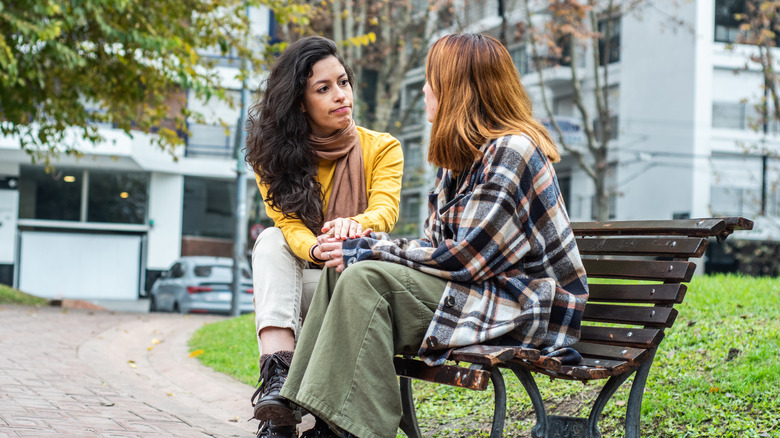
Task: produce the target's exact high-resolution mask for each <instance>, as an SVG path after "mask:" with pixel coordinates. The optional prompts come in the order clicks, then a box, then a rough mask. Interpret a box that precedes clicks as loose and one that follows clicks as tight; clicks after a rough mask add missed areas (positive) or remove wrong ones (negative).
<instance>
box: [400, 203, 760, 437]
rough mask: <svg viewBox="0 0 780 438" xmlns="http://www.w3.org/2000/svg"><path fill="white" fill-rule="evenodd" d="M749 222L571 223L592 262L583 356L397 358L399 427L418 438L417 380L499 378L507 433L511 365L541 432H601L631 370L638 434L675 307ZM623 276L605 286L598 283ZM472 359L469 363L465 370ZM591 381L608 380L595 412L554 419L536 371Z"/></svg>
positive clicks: (630, 418) (482, 348)
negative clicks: (564, 359) (702, 264)
mask: <svg viewBox="0 0 780 438" xmlns="http://www.w3.org/2000/svg"><path fill="white" fill-rule="evenodd" d="M752 227H753V223H752V222H751V221H749V220H747V219H744V218H713V219H681V220H671V221H617V222H603V223H600V222H584V223H572V228H573V230H574V234H575V236H576V238H577V245H578V247H579V250H580V254H581V255H582V258H583V262H584V264H585V270H586V272H587V275H588V279H589V280H591V281H593V283H590V284H589V289H590V296H589V298H588V302H587V304H586V306H585V312H584V316H583V327H582V334H581V338H580V341H579V342H578V343H576V344H575V345H574V346H573V348H574V349H576V350H577V351H578V352H579V353H580V354H581V355H582V357H583V360H582V362H581V363H579V364H578V365H563V364H561V362H560V361H558V360H556V359H555V358H552V357H545V356H542V355H540V353H539V351H538V350H534V349H523V348H512V347H498V346H489V345H472V346H469V347H465V348H460V349H457V350H455V351H453V353H452V354H451V356H450V359H451V360H452V363H450V362H448V363H447V364H445V365H441V366H437V367H429V366H427V365H426V364H425V363H423V362H422V361H420V360H419V359H416V358H414V357H409V356H404V357H396V358H395V367H396V372H397V374H398V375H399V376H401V378H400V385H401V395H402V402H403V410H404V415H403V419H402V421H401V425H400V427H401V429H402V430H403V431H404V432H405V433H406V434H407V435H408V436H409V437H413V438H419V437H421V434H420V429H419V426H418V424H417V418H416V414H415V409H414V400H413V398H412V387H411V380H410V378H415V379H421V380H427V381H430V382H435V383H442V384H447V385H453V386H458V387H462V388H468V389H473V390H485V389H486V388H487V386H488V383H489V382H492V384H493V388H494V392H495V410H494V414H493V425H492V431H491V434H490V436H491V437H500V436H502V434H503V429H504V419H505V417H506V409H507V406H506V389H505V387H504V380H503V376H502V373H501V369H502V368H504V369H509V370H511V371H512V372H513V373H514V374H515V375H516V376H517V378H518V379H519V380H520V382H521V383H522V385H523V387H524V388H525V390H526V392H527V393H528V396H529V397H530V399H531V403H532V405H533V409H534V411H535V414H536V425H535V426H534V427H533V429H532V433H531V435H532V436H533V437H534V438H552V437H556V438H558V437H560V438H567V437H588V438H595V437H599V436H601V434H600V432H599V429H598V421H599V418H600V416H601V412H602V410H603V409H604V407H605V406H606V403H607V402H608V401H609V399H610V398H611V397H612V395H613V394H614V393H615V391H616V390H617V389H618V388H619V387H620V386H621V385H622V384H623V382H625V381H626V380H627V379H628V377H630V376H631V375H632V374H634V379H633V383H632V385H631V390H630V392H629V397H628V402H627V404H626V416H625V436H626V437H627V438H633V437H639V436H640V429H639V418H640V415H641V405H642V396H643V394H644V391H645V382H646V381H647V376H648V374H649V372H650V367H651V365H652V363H653V357H654V356H655V353H656V351H657V349H658V345H659V344H660V343H661V340H662V339H663V338H664V330H666V329H667V328H671V327H672V325H673V324H674V321H675V319H676V317H677V310H676V309H675V308H674V307H675V305H676V304H680V303H682V301H683V298H684V297H685V291H686V285H685V284H684V283H687V282H689V281H690V280H691V278H692V277H693V273H694V270H695V269H696V264H695V263H694V262H693V261H691V259H696V258H699V257H702V255H703V254H704V251H705V249H706V248H707V245H708V243H709V238H715V239H717V240H718V241H719V242H720V241H722V240H723V239H725V238H726V237H727V236H728V235H729V234H731V233H732V232H733V231H735V230H749V229H752ZM602 278H606V279H621V280H629V281H621V282H619V284H614V282H613V283H610V284H599V283H598V281H597V280H596V279H602ZM465 364H470V366H466V365H465ZM537 374H544V375H546V376H549V377H550V378H556V379H567V380H572V381H581V382H588V381H591V380H606V381H605V383H604V384H603V386H602V388H601V392H600V393H599V395H598V397H597V398H596V400H595V402H594V403H593V406H592V407H591V410H590V416H589V417H588V418H580V417H564V416H555V415H547V414H546V413H545V408H544V403H543V400H542V396H541V394H540V393H539V389H538V387H537V385H536V381H535V379H534V375H537Z"/></svg>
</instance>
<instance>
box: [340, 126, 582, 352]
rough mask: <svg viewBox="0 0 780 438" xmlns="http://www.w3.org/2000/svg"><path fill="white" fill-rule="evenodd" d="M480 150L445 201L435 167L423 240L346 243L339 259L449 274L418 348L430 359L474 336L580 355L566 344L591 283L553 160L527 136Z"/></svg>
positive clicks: (444, 179) (576, 331)
mask: <svg viewBox="0 0 780 438" xmlns="http://www.w3.org/2000/svg"><path fill="white" fill-rule="evenodd" d="M481 150H482V152H483V153H484V156H483V157H482V159H481V160H479V161H476V162H475V163H474V165H473V166H472V168H471V169H470V170H469V171H468V173H467V174H466V177H465V179H464V181H463V183H462V185H461V187H458V189H457V192H456V193H455V195H454V196H452V197H451V198H450V197H449V196H448V190H447V187H448V186H449V185H450V184H451V182H452V180H453V175H452V172H451V171H449V170H444V169H440V170H439V173H438V176H437V181H436V186H435V189H434V190H433V191H432V192H430V193H429V195H428V196H429V199H428V201H429V211H430V216H429V217H428V219H427V220H426V224H425V234H426V236H427V238H423V239H415V240H407V239H396V240H390V239H389V238H388V237H387V235H385V234H383V233H376V234H374V235H372V236H371V237H364V238H360V239H353V240H348V241H346V242H345V243H344V245H343V253H344V261H345V266H346V267H347V268H349V267H350V266H352V265H353V264H355V263H358V262H360V261H361V260H368V259H380V260H385V261H389V262H394V263H399V264H403V265H406V266H409V267H411V268H414V269H417V270H420V271H422V272H425V273H428V274H431V275H435V276H437V277H441V278H444V279H447V280H449V282H448V283H447V286H446V288H445V290H444V294H443V295H442V298H441V301H440V302H439V305H438V307H437V309H436V311H435V313H434V316H433V320H432V321H431V324H430V326H429V327H428V330H427V333H426V335H425V337H424V339H423V343H422V345H421V347H420V351H419V355H420V356H421V357H422V358H423V359H424V360H425V361H426V362H427V363H428V364H430V365H438V364H441V363H443V362H444V360H445V359H446V358H447V356H448V354H449V352H450V351H451V349H452V348H455V347H460V346H467V345H472V344H477V343H504V344H506V343H509V344H512V345H521V346H523V347H527V348H540V349H542V351H543V352H544V353H545V354H548V355H560V356H562V357H569V358H572V357H573V358H574V359H575V360H577V359H578V358H579V355H577V354H576V352H573V350H571V349H569V348H566V347H567V346H569V345H572V344H573V343H575V342H577V340H578V339H579V335H580V322H581V320H582V314H583V310H584V308H585V302H586V301H587V298H588V285H587V280H586V276H585V268H584V267H583V264H582V260H581V259H580V254H579V251H578V250H577V245H576V242H575V240H574V234H573V233H572V230H571V226H570V223H569V218H568V215H567V213H566V208H565V206H564V203H563V198H562V196H561V192H560V189H559V187H558V182H557V179H556V177H555V172H554V170H553V168H552V165H551V163H550V162H549V161H548V160H547V158H546V157H545V156H544V154H543V153H542V152H541V150H540V149H539V148H538V147H537V146H536V145H535V144H534V143H533V142H532V141H531V139H530V138H529V137H527V136H525V135H519V136H518V135H510V136H505V137H501V138H498V139H495V140H492V141H489V142H486V143H485V145H483V146H482V148H481ZM572 354H573V356H572Z"/></svg>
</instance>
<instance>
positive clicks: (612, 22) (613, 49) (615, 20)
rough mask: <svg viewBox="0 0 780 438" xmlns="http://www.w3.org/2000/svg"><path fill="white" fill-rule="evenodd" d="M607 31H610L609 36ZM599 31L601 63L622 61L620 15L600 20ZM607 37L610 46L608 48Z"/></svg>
mask: <svg viewBox="0 0 780 438" xmlns="http://www.w3.org/2000/svg"><path fill="white" fill-rule="evenodd" d="M607 25H609V26H607ZM607 32H609V36H607ZM599 33H600V34H601V37H600V38H599V57H600V59H599V65H607V64H612V63H613V62H618V61H620V34H621V29H620V17H612V18H610V19H603V20H600V21H599ZM607 38H609V48H607Z"/></svg>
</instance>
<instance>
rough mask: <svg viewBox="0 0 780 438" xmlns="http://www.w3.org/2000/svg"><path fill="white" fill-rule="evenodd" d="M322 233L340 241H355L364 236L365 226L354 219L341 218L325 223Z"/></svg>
mask: <svg viewBox="0 0 780 438" xmlns="http://www.w3.org/2000/svg"><path fill="white" fill-rule="evenodd" d="M322 233H323V234H328V235H330V236H331V237H333V238H335V239H340V240H347V239H355V238H357V237H360V236H361V235H362V234H363V226H362V225H360V223H359V222H358V221H356V220H354V219H350V218H345V217H339V218H336V219H333V220H330V221H327V222H325V223H324V224H323V225H322Z"/></svg>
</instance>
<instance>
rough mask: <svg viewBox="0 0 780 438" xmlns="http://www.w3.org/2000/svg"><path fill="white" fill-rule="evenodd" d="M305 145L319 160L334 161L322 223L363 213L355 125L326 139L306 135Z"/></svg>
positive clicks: (363, 180) (363, 190)
mask: <svg viewBox="0 0 780 438" xmlns="http://www.w3.org/2000/svg"><path fill="white" fill-rule="evenodd" d="M309 142H310V143H311V145H312V146H313V147H314V153H315V155H317V157H318V158H319V159H320V160H329V161H334V160H335V161H336V170H335V172H334V174H333V182H332V184H333V188H332V189H331V191H330V200H329V201H328V209H327V211H326V212H325V221H326V222H327V221H329V220H333V219H336V218H339V217H353V216H356V215H358V214H360V213H363V212H364V211H366V208H368V195H367V193H366V172H365V169H363V150H362V149H361V148H360V138H359V137H358V131H357V127H356V126H355V121H354V120H353V121H352V122H351V123H350V124H349V126H347V127H346V128H344V129H342V130H341V131H339V132H337V133H335V134H334V135H332V136H330V137H327V138H323V137H315V136H314V135H310V136H309Z"/></svg>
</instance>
